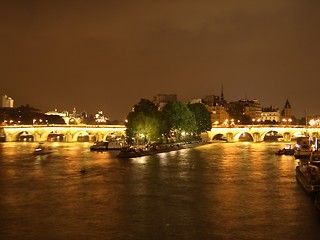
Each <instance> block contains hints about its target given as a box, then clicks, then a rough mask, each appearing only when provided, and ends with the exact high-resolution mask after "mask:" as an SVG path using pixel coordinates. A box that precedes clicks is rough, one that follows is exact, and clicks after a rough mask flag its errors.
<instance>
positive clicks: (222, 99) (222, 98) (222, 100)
mask: <svg viewBox="0 0 320 240" xmlns="http://www.w3.org/2000/svg"><path fill="white" fill-rule="evenodd" d="M221 102H224V96H223V84H221Z"/></svg>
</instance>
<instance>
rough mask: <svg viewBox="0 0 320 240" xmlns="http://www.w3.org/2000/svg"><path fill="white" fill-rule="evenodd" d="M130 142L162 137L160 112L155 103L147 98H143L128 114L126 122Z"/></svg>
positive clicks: (154, 139)
mask: <svg viewBox="0 0 320 240" xmlns="http://www.w3.org/2000/svg"><path fill="white" fill-rule="evenodd" d="M126 127H127V129H126V134H127V137H128V142H129V143H132V142H133V141H134V140H139V139H140V140H142V139H143V140H144V141H145V142H149V141H156V140H158V139H159V138H160V137H161V130H160V129H161V127H160V113H159V112H158V109H157V107H156V106H155V104H154V103H153V102H151V101H149V100H147V99H141V100H140V102H139V103H138V104H136V105H135V106H134V109H133V111H131V112H130V113H129V114H128V117H127V124H126Z"/></svg>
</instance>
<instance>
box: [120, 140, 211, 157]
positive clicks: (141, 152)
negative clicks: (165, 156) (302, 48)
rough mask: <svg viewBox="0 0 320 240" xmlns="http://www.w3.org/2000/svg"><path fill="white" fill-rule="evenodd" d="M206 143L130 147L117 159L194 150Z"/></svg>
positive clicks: (121, 151)
mask: <svg viewBox="0 0 320 240" xmlns="http://www.w3.org/2000/svg"><path fill="white" fill-rule="evenodd" d="M204 144H207V143H204V142H198V141H195V142H186V143H174V144H160V145H154V144H151V145H146V146H136V147H133V146H130V147H123V148H121V150H120V152H119V154H118V156H117V157H119V158H134V157H142V156H148V155H153V154H157V153H162V152H170V151H176V150H180V149H184V148H193V147H196V146H200V145H204Z"/></svg>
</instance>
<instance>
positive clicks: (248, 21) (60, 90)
mask: <svg viewBox="0 0 320 240" xmlns="http://www.w3.org/2000/svg"><path fill="white" fill-rule="evenodd" d="M319 12H320V1H314V0H305V1H300V0H269V1H255V0H240V1H239V0H230V1H221V0H212V1H207V0H199V1H191V0H185V1H180V0H162V1H147V0H141V1H139V0H138V1H129V0H123V1H115V0H108V1H103V0H92V1H82V0H69V1H62V0H56V1H51V0H48V1H41V0H28V1H25V0H15V1H10V0H0V28H1V31H0V53H1V54H0V81H1V87H0V94H1V96H2V95H5V94H6V95H8V96H10V97H12V98H13V99H14V101H15V103H14V104H15V106H21V105H26V104H29V105H31V106H33V107H36V108H39V109H40V110H42V111H50V110H54V109H58V110H61V111H62V110H68V111H72V109H73V108H74V107H75V108H76V109H77V111H79V112H81V111H87V112H90V113H91V112H92V113H94V112H97V111H99V110H102V111H103V112H104V113H105V114H106V116H108V117H109V118H110V119H111V120H123V119H125V118H126V116H127V114H128V112H129V111H130V110H131V109H132V107H133V105H134V104H136V103H138V102H139V100H140V99H141V98H147V99H150V100H152V99H153V97H154V96H155V95H157V94H177V96H178V99H179V100H180V101H182V102H187V101H189V100H190V99H193V98H204V97H205V96H206V95H218V96H220V91H221V85H223V88H224V98H225V99H226V100H227V101H228V102H230V101H237V100H240V99H244V98H248V99H249V100H252V99H258V100H260V102H261V104H262V106H263V107H269V106H270V105H272V106H275V107H278V108H279V109H282V108H283V106H284V104H285V101H286V100H287V99H288V100H289V102H290V104H291V107H292V114H293V115H294V116H296V117H297V118H301V117H303V116H304V114H305V111H307V113H308V114H309V115H316V114H320V109H319V103H318V96H319V89H320V84H319V82H320V81H319V80H320V79H319V75H320V74H319V69H320V57H319V56H320V44H319V43H320V14H319Z"/></svg>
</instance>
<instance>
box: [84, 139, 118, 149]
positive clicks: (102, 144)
mask: <svg viewBox="0 0 320 240" xmlns="http://www.w3.org/2000/svg"><path fill="white" fill-rule="evenodd" d="M121 148H122V143H121V142H116V141H111V142H109V141H99V142H95V143H94V144H93V145H92V146H91V147H90V150H91V151H108V150H120V149H121Z"/></svg>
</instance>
